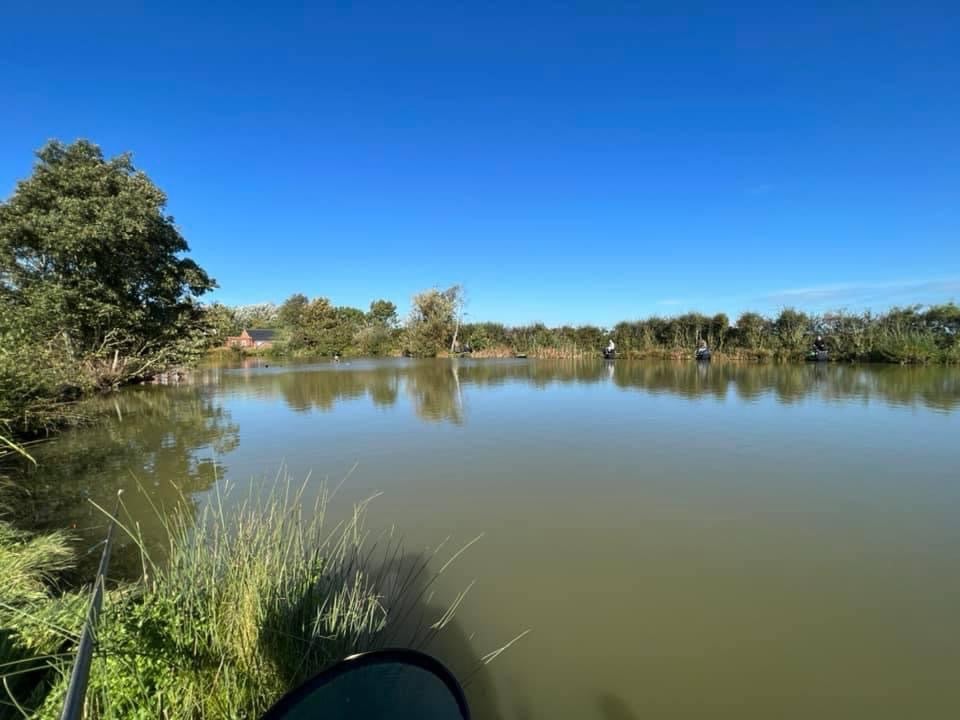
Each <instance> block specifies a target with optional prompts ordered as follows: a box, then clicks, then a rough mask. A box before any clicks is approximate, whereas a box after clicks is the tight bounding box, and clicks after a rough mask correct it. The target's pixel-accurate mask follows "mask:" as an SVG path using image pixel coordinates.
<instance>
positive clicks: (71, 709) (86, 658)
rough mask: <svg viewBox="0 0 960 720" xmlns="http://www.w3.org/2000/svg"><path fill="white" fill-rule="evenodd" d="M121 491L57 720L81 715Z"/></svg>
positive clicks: (75, 718)
mask: <svg viewBox="0 0 960 720" xmlns="http://www.w3.org/2000/svg"><path fill="white" fill-rule="evenodd" d="M122 494H123V490H122V489H121V490H118V491H117V506H116V508H115V509H114V511H113V515H111V516H110V525H109V526H108V527H107V538H106V540H105V541H104V543H103V553H101V555H100V567H99V568H98V569H97V575H96V577H95V578H94V581H93V591H92V592H91V593H90V609H89V610H88V611H87V619H86V621H85V622H84V624H83V632H81V634H80V644H79V645H78V646H77V659H76V661H75V662H74V664H73V671H72V672H71V673H70V684H69V685H68V686H67V697H66V699H65V700H64V702H63V711H62V712H61V713H60V720H80V718H82V717H83V703H84V699H85V698H86V695H87V681H88V680H89V679H90V662H91V660H92V659H93V646H94V644H95V643H96V628H97V620H99V619H100V608H101V606H102V605H103V589H104V584H105V582H106V576H107V568H109V567H110V547H111V545H112V544H113V528H114V526H115V525H116V524H117V519H116V518H117V515H118V514H119V512H120V496H121V495H122Z"/></svg>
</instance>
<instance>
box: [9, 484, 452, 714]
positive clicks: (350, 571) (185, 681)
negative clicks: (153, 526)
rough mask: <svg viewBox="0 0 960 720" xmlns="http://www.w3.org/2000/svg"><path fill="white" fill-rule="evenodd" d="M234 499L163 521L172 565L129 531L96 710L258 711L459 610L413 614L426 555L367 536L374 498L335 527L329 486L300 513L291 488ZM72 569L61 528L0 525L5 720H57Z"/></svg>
mask: <svg viewBox="0 0 960 720" xmlns="http://www.w3.org/2000/svg"><path fill="white" fill-rule="evenodd" d="M227 501H228V499H224V498H218V500H217V502H215V503H213V504H212V505H210V506H208V507H207V509H206V510H205V511H204V512H203V513H202V514H201V515H200V517H198V518H196V520H195V519H194V517H193V515H192V514H191V513H190V512H180V511H177V512H174V513H173V514H172V515H170V516H168V518H169V519H168V520H167V529H168V535H169V544H168V546H167V547H166V548H165V549H164V553H163V554H164V555H165V557H163V558H159V557H155V556H151V555H150V554H149V553H148V551H147V550H146V548H145V547H144V546H143V544H142V543H140V541H139V537H138V535H137V530H136V525H135V524H131V525H129V526H127V527H126V528H125V532H127V533H128V534H129V535H130V536H131V537H132V538H134V539H135V540H137V542H138V543H140V544H139V547H140V548H141V552H142V566H143V573H142V577H141V578H140V579H139V580H138V581H136V582H132V583H125V584H121V585H119V586H116V587H114V588H113V589H111V590H110V592H109V593H108V595H107V598H106V601H105V604H104V614H103V615H102V618H101V625H100V630H99V633H98V642H99V647H98V652H97V654H96V656H95V659H94V662H93V666H92V670H91V676H90V686H89V691H88V694H87V715H86V716H87V717H90V718H121V717H122V718H131V717H132V718H156V717H164V718H233V717H256V716H258V715H259V714H260V713H262V712H263V711H264V710H265V709H266V708H267V707H268V706H269V705H271V704H272V703H273V702H274V701H275V700H276V699H277V698H278V697H279V696H280V695H282V694H283V693H284V692H286V691H287V690H289V689H290V688H292V687H294V686H295V685H297V684H298V683H300V682H301V681H303V680H304V679H306V678H307V677H309V676H311V675H313V674H314V673H316V672H317V671H319V670H320V669H322V668H324V667H326V666H328V665H329V664H330V663H332V662H334V661H336V660H339V659H341V658H343V657H344V656H346V655H349V654H352V653H355V652H358V651H363V650H367V649H372V648H375V647H378V646H380V645H381V644H382V643H384V642H387V641H388V640H389V641H392V642H402V643H404V642H405V643H408V644H415V645H416V644H422V643H423V642H424V640H425V639H426V638H428V637H429V636H430V635H432V634H433V633H435V632H438V631H440V630H441V629H442V628H443V626H444V625H445V624H447V623H449V622H450V620H451V619H452V617H453V610H455V607H453V608H451V609H450V610H449V611H448V612H445V613H439V614H437V615H436V616H428V617H418V612H421V614H422V608H423V607H425V606H423V605H421V601H422V599H423V598H422V596H423V593H424V592H425V590H426V588H428V587H429V586H430V585H431V584H432V582H433V577H434V576H431V575H430V573H429V571H428V570H427V568H426V562H427V561H426V560H425V559H423V560H418V561H416V562H409V558H407V560H404V556H403V555H402V553H401V551H400V550H401V549H400V547H399V545H398V543H397V542H396V541H394V540H392V539H391V538H389V537H385V538H381V539H380V541H378V542H370V541H369V538H368V537H367V533H366V531H365V530H364V512H365V507H366V506H365V505H360V506H358V507H356V508H354V512H353V514H352V515H351V516H350V517H349V518H348V519H347V520H345V521H344V522H342V523H340V524H338V525H337V526H336V527H332V528H331V527H329V526H328V523H327V522H326V517H327V509H328V501H329V497H328V496H327V495H326V494H321V496H320V497H319V499H318V500H317V502H316V504H314V505H308V507H307V508H302V506H301V501H302V497H301V495H300V493H299V492H298V491H297V490H296V488H291V487H289V486H288V485H283V486H278V487H276V488H275V490H274V492H273V494H271V495H270V496H269V497H268V498H266V499H264V500H260V499H257V498H255V497H253V496H250V497H248V498H247V499H246V500H245V501H244V502H241V503H239V504H237V505H236V509H234V510H231V511H226V510H223V509H222V508H223V507H224V505H226V504H227ZM74 562H75V558H74V557H73V556H72V555H71V552H70V550H69V549H68V544H67V538H66V537H65V536H64V535H62V534H54V535H46V536H41V537H31V536H30V535H27V534H25V533H22V532H19V531H16V530H14V529H13V528H12V527H11V526H10V525H9V524H6V523H3V522H0V587H2V588H4V590H3V594H2V596H0V598H2V599H0V679H2V683H0V718H2V717H23V716H31V717H40V718H53V717H56V716H57V715H58V712H59V709H60V707H61V705H62V702H63V697H64V693H65V689H66V678H67V675H68V673H69V671H70V668H71V666H72V661H73V653H74V652H75V649H76V642H77V638H78V635H79V631H80V628H81V624H82V620H83V617H84V614H85V610H86V605H87V597H88V595H87V591H86V589H83V588H81V589H79V590H72V591H64V589H63V588H61V587H59V586H58V577H60V575H61V573H62V572H63V571H65V570H68V569H69V568H70V567H71V565H72V564H73V563H74Z"/></svg>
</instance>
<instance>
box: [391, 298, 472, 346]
mask: <svg viewBox="0 0 960 720" xmlns="http://www.w3.org/2000/svg"><path fill="white" fill-rule="evenodd" d="M461 305H462V291H461V289H460V287H459V286H457V285H454V286H453V287H450V288H447V289H446V290H437V289H431V290H426V291H424V292H422V293H419V294H417V295H414V296H413V302H412V308H411V310H410V317H409V318H408V320H407V328H406V334H405V337H404V345H405V349H406V351H407V352H408V353H410V354H412V355H420V356H426V357H432V356H434V355H436V354H437V353H438V352H440V351H442V350H446V349H447V348H448V347H449V346H450V343H451V340H452V339H453V336H454V333H455V332H456V331H457V326H458V320H459V318H458V310H459V309H460V307H461Z"/></svg>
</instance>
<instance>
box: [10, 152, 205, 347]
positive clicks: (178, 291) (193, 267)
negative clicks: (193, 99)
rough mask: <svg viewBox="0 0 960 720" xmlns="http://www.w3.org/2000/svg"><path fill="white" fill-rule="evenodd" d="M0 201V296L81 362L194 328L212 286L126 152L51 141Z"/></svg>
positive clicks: (162, 343)
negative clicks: (201, 301) (30, 171)
mask: <svg viewBox="0 0 960 720" xmlns="http://www.w3.org/2000/svg"><path fill="white" fill-rule="evenodd" d="M37 159H38V161H37V164H36V166H35V168H34V171H33V174H32V175H31V176H30V177H29V178H27V179H26V180H23V181H21V182H20V183H19V184H18V185H17V187H16V190H15V192H14V194H13V196H12V197H11V198H10V199H9V200H7V201H5V202H3V203H0V293H2V294H3V295H4V296H5V297H6V299H7V301H8V302H9V303H10V304H11V306H13V307H14V308H15V312H18V313H19V314H21V315H24V316H28V317H32V319H33V320H34V321H35V322H36V323H37V325H36V327H37V328H38V329H45V330H46V331H48V332H50V331H55V333H56V334H58V335H62V337H63V338H64V339H65V340H66V341H68V342H67V346H68V348H69V351H70V352H71V353H73V354H75V355H77V356H81V355H84V354H90V353H93V354H96V353H99V352H103V351H107V352H110V353H115V354H120V355H122V356H125V357H126V356H130V355H137V356H145V355H146V354H149V353H157V352H160V351H161V350H162V349H163V348H167V347H172V346H177V345H179V344H181V343H182V341H183V340H184V338H185V336H189V335H191V334H192V333H194V332H195V331H197V330H198V329H199V327H200V323H199V320H200V315H201V308H200V306H199V304H198V303H197V301H196V298H197V297H199V296H200V295H202V294H203V293H205V292H207V291H208V290H210V289H211V288H213V287H214V286H215V283H214V281H213V280H212V279H211V278H210V277H209V276H208V275H207V274H206V273H205V272H204V271H203V270H202V269H201V268H200V267H199V266H198V265H197V264H196V263H195V262H194V261H193V260H191V259H189V258H187V257H184V253H186V252H187V251H188V250H189V247H188V246H187V242H186V240H185V239H184V238H183V236H182V235H181V234H180V232H179V231H178V229H177V227H176V225H175V224H174V221H173V218H172V217H171V216H170V215H168V214H166V203H167V198H166V195H164V193H163V192H162V191H161V190H160V189H159V188H158V187H157V186H156V185H154V184H153V182H152V181H151V180H150V178H149V177H147V175H146V174H145V173H143V172H142V171H139V170H137V169H136V168H135V167H134V165H133V162H132V159H131V157H130V155H127V154H124V155H119V156H117V157H114V158H109V159H108V158H105V157H104V155H103V153H102V152H101V150H100V148H99V147H97V146H96V145H94V144H93V143H90V142H88V141H86V140H78V141H77V142H74V143H72V144H69V145H65V144H63V143H60V142H56V141H54V142H50V143H48V144H47V145H46V146H45V147H43V148H42V149H41V150H40V151H39V152H38V153H37Z"/></svg>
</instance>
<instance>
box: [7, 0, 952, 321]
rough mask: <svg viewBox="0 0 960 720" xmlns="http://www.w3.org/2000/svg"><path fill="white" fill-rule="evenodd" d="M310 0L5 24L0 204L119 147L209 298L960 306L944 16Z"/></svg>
mask: <svg viewBox="0 0 960 720" xmlns="http://www.w3.org/2000/svg"><path fill="white" fill-rule="evenodd" d="M93 5H96V8H93V7H92V6H93ZM313 5H314V7H312V8H309V9H304V8H302V7H297V6H292V5H290V6H288V5H287V4H286V3H282V2H272V3H262V4H260V5H258V6H254V5H250V4H246V3H242V2H229V3H228V2H213V3H210V2H205V3H194V2H190V3H187V2H184V1H183V0H169V1H168V2H164V3H150V4H148V6H141V5H140V4H138V3H133V2H129V1H126V2H123V3H116V4H114V3H85V2H72V3H68V4H63V5H62V6H60V7H56V6H55V5H54V4H52V3H17V4H16V5H14V4H13V3H5V5H4V8H3V9H2V10H0V77H2V78H3V80H2V83H0V158H2V165H0V195H2V196H7V195H8V194H9V193H10V192H11V191H12V190H13V187H14V184H15V181H16V180H17V179H18V178H21V177H23V176H25V175H27V174H28V173H29V172H30V167H31V164H32V162H33V156H32V152H33V151H34V150H35V149H36V148H38V147H39V146H40V145H42V144H43V143H44V142H45V141H46V140H47V139H48V138H60V139H63V140H72V139H75V138H78V137H86V138H90V139H91V140H93V141H95V142H97V143H99V144H100V145H101V146H102V147H103V148H104V150H105V152H107V153H109V154H114V153H118V152H121V151H125V150H130V151H133V153H134V157H135V162H136V163H137V164H138V166H140V167H141V168H142V169H144V170H146V171H147V172H148V173H149V174H150V175H151V177H152V178H153V179H154V180H155V181H156V182H157V183H158V184H159V185H160V186H161V187H162V188H163V189H164V190H165V191H166V192H167V193H168V195H169V198H170V202H169V211H170V213H171V214H173V215H174V216H175V217H176V219H177V222H178V224H179V225H180V227H181V229H182V231H183V233H184V235H185V236H186V237H187V239H188V241H189V242H190V244H191V246H192V249H193V255H194V256H195V257H196V258H197V259H198V261H199V262H200V263H201V264H202V265H203V266H204V267H206V268H207V269H208V270H209V271H210V273H211V274H212V275H214V276H215V277H216V279H217V280H218V281H219V283H220V285H221V288H220V290H218V291H217V293H216V295H215V298H216V299H220V300H222V301H225V302H229V303H248V302H258V301H265V300H274V301H280V300H282V299H283V298H284V297H286V296H287V295H289V294H290V293H292V292H295V291H302V292H305V293H306V294H308V295H311V296H314V295H325V296H328V297H330V298H331V299H332V300H333V301H334V302H336V303H338V304H353V305H358V306H366V305H367V304H368V303H369V302H370V300H371V299H374V298H376V297H387V298H390V299H393V300H395V301H396V302H398V304H400V305H401V307H406V305H407V301H408V298H409V296H410V295H411V293H413V292H414V291H416V290H418V289H421V288H424V287H429V286H432V285H446V284H451V283H454V282H459V283H463V284H464V285H465V286H466V287H467V289H468V294H469V301H470V305H469V308H468V310H469V313H470V315H471V317H472V318H473V319H478V320H479V319H498V320H502V321H506V322H511V323H514V322H526V321H532V320H543V321H546V322H549V323H561V322H573V323H579V322H596V323H600V324H612V323H613V322H614V321H616V320H619V319H624V318H632V317H637V316H644V315H647V314H651V313H674V312H679V311H684V310H687V309H691V308H697V309H701V310H704V311H710V312H713V311H721V310H722V311H726V312H728V313H731V314H733V313H736V312H738V311H739V310H741V309H744V308H747V307H751V308H756V309H760V310H771V309H775V308H777V307H779V306H782V305H785V304H796V305H798V306H801V307H804V308H807V309H812V310H818V309H824V308H829V307H849V308H856V307H861V306H863V305H871V306H873V307H876V308H881V307H884V306H886V305H889V304H891V303H903V302H909V301H914V300H915V301H919V302H929V301H936V300H946V299H949V298H951V297H953V298H957V299H960V241H958V240H960V233H958V230H960V6H958V5H957V3H956V2H955V1H954V2H944V3H940V4H932V3H926V2H923V1H922V0H921V1H918V2H910V3H906V2H902V3H898V5H899V6H900V7H899V8H897V9H892V8H891V7H890V6H882V5H881V3H864V2H858V3H847V4H845V3H843V2H829V3H827V2H825V3H818V4H813V3H781V4H780V5H781V6H780V7H775V6H776V5H777V3H770V2H757V3H753V4H751V5H745V4H740V5H735V6H734V5H727V4H723V3H720V4H718V3H702V4H692V3H683V2H669V3H668V2H663V3H656V4H654V3H630V4H627V3H610V2H601V1H599V0H588V1H586V2H563V3H545V2H540V3H524V2H517V1H512V2H497V3H458V2H449V1H443V2H441V1H437V2H432V3H430V2H391V3H346V2H344V3H314V4H313ZM799 5H804V6H806V7H803V8H801V7H798V6H799Z"/></svg>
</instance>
